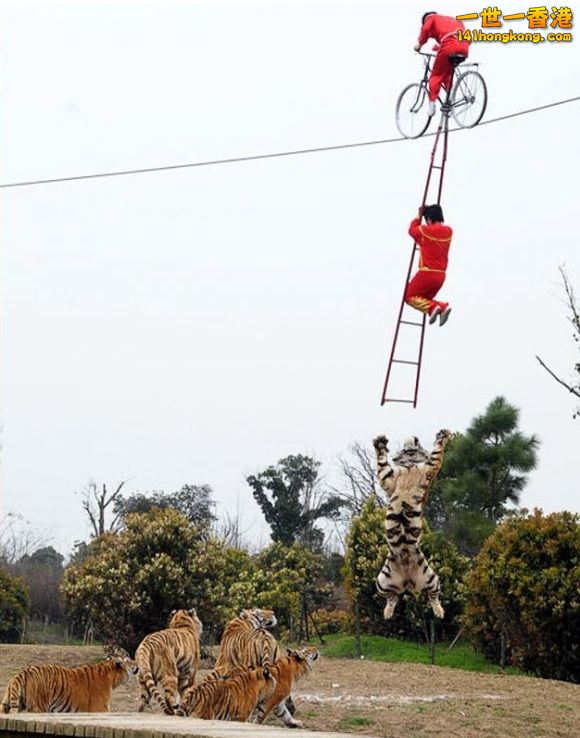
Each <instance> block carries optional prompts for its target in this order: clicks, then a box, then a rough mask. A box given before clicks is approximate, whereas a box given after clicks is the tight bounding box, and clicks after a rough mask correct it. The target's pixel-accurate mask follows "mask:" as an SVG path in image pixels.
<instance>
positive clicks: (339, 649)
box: [322, 634, 521, 674]
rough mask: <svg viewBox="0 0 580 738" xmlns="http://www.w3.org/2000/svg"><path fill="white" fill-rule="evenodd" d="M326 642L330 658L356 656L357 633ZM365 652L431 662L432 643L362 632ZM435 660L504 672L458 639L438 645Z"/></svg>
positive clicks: (511, 671) (402, 660)
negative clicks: (430, 648)
mask: <svg viewBox="0 0 580 738" xmlns="http://www.w3.org/2000/svg"><path fill="white" fill-rule="evenodd" d="M325 641H326V645H325V646H322V653H323V654H324V656H327V657H329V658H339V659H348V658H354V636H349V635H340V634H339V635H329V636H325ZM361 643H362V652H363V656H364V658H365V659H369V660H370V661H389V662H391V663H414V664H430V663H431V659H430V657H429V647H428V646H427V645H426V644H420V643H413V642H412V641H401V640H398V639H397V638H384V637H383V636H377V635H363V636H361ZM435 664H436V665H437V666H450V667H452V668H454V669H467V670H468V671H481V672H486V673H489V674H497V673H499V672H500V668H499V666H497V665H495V664H491V663H489V661H486V660H485V658H484V657H483V656H482V655H481V654H479V653H477V652H476V651H474V650H473V648H472V647H471V646H470V645H469V644H468V643H461V642H459V643H457V644H456V645H455V646H454V647H453V648H452V649H451V651H450V650H449V646H448V644H446V643H438V644H436V646H435ZM505 672H506V674H520V673H521V672H520V671H519V669H515V668H514V667H511V666H508V667H507V668H506V670H505Z"/></svg>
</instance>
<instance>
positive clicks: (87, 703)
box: [1, 652, 137, 712]
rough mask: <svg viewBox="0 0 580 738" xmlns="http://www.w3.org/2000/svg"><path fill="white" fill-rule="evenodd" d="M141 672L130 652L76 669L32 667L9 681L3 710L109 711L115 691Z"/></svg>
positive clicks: (46, 665) (54, 665) (3, 699)
mask: <svg viewBox="0 0 580 738" xmlns="http://www.w3.org/2000/svg"><path fill="white" fill-rule="evenodd" d="M136 673H137V665H136V664H135V662H134V661H132V660H131V659H130V658H129V656H128V654H127V653H126V652H123V655H122V654H118V655H115V656H111V657H110V658H108V659H107V660H106V661H101V662H100V663H98V664H91V665H87V666H78V667H75V668H72V667H68V666H61V665H59V664H36V665H34V666H28V667H27V668H26V669H23V670H22V671H21V672H19V673H18V674H15V675H14V676H13V677H11V678H10V679H9V680H8V684H7V685H6V690H5V692H4V696H3V697H2V703H1V705H2V710H3V711H4V712H10V710H12V709H14V710H18V712H22V711H23V710H26V711H28V712H108V711H109V703H110V701H111V694H112V692H113V690H114V689H115V688H116V687H118V686H119V685H120V684H123V683H124V682H126V681H127V679H128V676H129V674H136Z"/></svg>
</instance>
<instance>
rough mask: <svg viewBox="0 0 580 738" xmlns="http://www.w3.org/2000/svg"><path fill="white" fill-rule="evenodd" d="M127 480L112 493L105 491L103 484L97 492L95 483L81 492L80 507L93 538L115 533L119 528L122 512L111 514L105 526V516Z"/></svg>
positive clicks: (90, 483) (105, 487)
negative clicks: (88, 523)
mask: <svg viewBox="0 0 580 738" xmlns="http://www.w3.org/2000/svg"><path fill="white" fill-rule="evenodd" d="M126 482H127V480H126V479H125V480H124V481H122V482H121V483H120V484H119V485H117V488H116V489H115V491H114V492H108V491H107V485H106V484H103V485H102V487H101V489H100V490H99V488H98V486H97V484H96V482H89V483H88V485H87V487H86V489H85V490H84V491H83V492H82V498H83V499H82V502H81V504H82V507H83V510H84V511H85V512H86V514H87V517H88V519H89V522H90V524H91V528H92V535H93V537H94V538H98V537H99V536H102V535H103V533H107V532H111V531H112V532H117V531H118V530H119V528H120V524H121V517H122V512H121V511H119V512H117V513H113V514H112V519H111V522H110V523H109V524H108V525H107V522H106V514H107V508H109V507H110V506H111V505H113V504H114V502H115V500H117V499H118V498H119V497H120V496H121V490H122V489H123V486H124V485H125V483H126Z"/></svg>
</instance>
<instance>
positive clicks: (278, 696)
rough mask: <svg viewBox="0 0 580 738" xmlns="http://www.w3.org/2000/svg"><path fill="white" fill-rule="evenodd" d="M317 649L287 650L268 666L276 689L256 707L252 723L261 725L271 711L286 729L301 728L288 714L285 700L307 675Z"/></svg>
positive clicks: (310, 647)
mask: <svg viewBox="0 0 580 738" xmlns="http://www.w3.org/2000/svg"><path fill="white" fill-rule="evenodd" d="M318 656H319V653H318V649H316V648H314V646H307V647H306V648H300V649H298V650H291V649H288V650H287V655H286V656H283V657H282V658H280V659H278V661H276V663H275V664H273V665H272V666H270V674H271V675H272V677H273V678H274V679H275V681H276V688H275V689H274V692H273V693H272V695H271V696H270V697H268V698H267V699H266V700H265V701H263V702H262V703H261V704H259V705H258V707H257V709H256V711H255V713H254V718H253V722H256V723H263V722H264V720H265V719H266V717H267V716H268V714H269V713H270V712H272V710H273V711H274V714H275V715H276V717H277V718H278V719H279V720H281V721H282V723H284V725H285V726H286V727H287V728H303V727H304V726H303V725H302V723H301V722H300V720H296V719H295V718H294V717H293V716H292V715H291V714H290V712H289V710H288V707H287V705H286V700H287V699H288V697H290V693H291V692H292V689H293V687H294V683H295V682H297V681H298V679H301V678H302V677H303V676H305V675H306V674H308V673H309V672H310V671H311V670H312V667H313V666H314V662H315V661H316V660H317V659H318Z"/></svg>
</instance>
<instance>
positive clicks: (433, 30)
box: [414, 11, 469, 115]
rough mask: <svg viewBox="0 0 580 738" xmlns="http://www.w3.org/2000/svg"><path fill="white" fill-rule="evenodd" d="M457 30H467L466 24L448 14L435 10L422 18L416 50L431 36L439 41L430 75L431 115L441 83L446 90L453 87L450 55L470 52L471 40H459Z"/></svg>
mask: <svg viewBox="0 0 580 738" xmlns="http://www.w3.org/2000/svg"><path fill="white" fill-rule="evenodd" d="M457 31H465V26H464V25H463V23H462V22H461V21H458V20H456V19H455V18H451V17H450V16H447V15H439V14H438V13H435V12H434V11H430V12H429V13H425V14H424V15H423V18H422V20H421V32H420V33H419V38H418V40H417V43H416V44H415V46H414V48H415V51H420V50H421V46H423V44H426V43H427V41H428V40H429V39H430V38H433V39H435V41H437V44H436V45H435V46H434V48H433V51H436V52H437V56H436V57H435V61H434V62H433V69H432V70H431V76H430V77H429V115H435V101H436V100H437V96H438V95H439V90H440V89H441V85H443V87H444V88H445V89H446V90H449V89H450V87H451V81H452V79H453V64H452V63H451V62H450V61H449V57H450V56H451V55H452V54H461V55H462V56H465V57H467V55H468V54H469V42H468V41H459V39H458V38H457Z"/></svg>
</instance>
